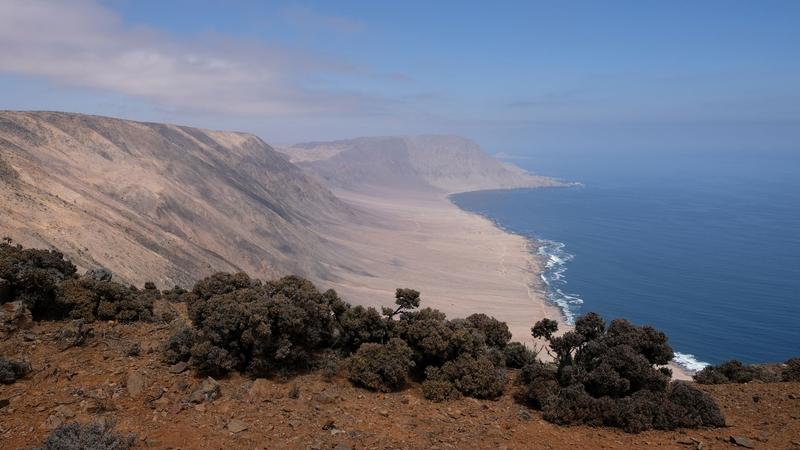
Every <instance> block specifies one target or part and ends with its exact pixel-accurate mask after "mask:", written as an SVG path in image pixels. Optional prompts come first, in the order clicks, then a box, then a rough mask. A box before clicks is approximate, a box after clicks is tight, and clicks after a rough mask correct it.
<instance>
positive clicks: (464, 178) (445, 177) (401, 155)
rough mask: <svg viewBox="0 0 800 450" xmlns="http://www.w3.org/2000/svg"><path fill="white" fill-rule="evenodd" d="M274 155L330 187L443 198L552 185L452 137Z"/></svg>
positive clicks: (311, 147) (351, 143)
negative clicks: (284, 157) (435, 194)
mask: <svg viewBox="0 0 800 450" xmlns="http://www.w3.org/2000/svg"><path fill="white" fill-rule="evenodd" d="M280 151H282V152H284V153H286V154H287V155H289V157H290V159H291V161H292V162H294V163H296V164H297V165H299V166H300V167H303V168H305V169H307V170H309V171H310V172H312V173H314V174H316V175H317V176H319V177H320V178H321V179H322V180H324V181H325V182H326V183H329V184H330V186H332V187H333V188H339V189H345V190H355V191H364V190H367V191H368V190H371V189H373V188H375V187H382V188H391V189H399V190H406V191H408V190H417V191H425V190H436V191H443V192H448V193H453V192H465V191H477V190H482V189H502V188H518V187H543V186H557V185H559V184H560V183H559V182H557V181H556V180H553V179H551V178H546V177H540V176H536V175H532V174H529V173H527V172H525V171H524V170H522V169H520V168H519V167H517V166H514V165H511V164H504V163H502V162H501V161H499V160H497V159H495V158H494V157H492V156H491V155H489V154H487V153H485V152H484V151H483V150H481V148H480V147H479V146H478V145H477V144H476V143H474V142H472V141H470V140H468V139H465V138H462V137H458V136H417V137H364V138H357V139H350V140H344V141H334V142H312V143H304V144H297V145H294V146H292V147H289V148H286V149H280Z"/></svg>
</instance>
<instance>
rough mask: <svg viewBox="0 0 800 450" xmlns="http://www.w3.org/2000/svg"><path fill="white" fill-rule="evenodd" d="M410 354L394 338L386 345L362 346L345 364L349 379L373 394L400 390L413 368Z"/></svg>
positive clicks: (405, 345)
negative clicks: (372, 391) (374, 392)
mask: <svg viewBox="0 0 800 450" xmlns="http://www.w3.org/2000/svg"><path fill="white" fill-rule="evenodd" d="M412 355H413V353H412V351H411V349H410V348H409V347H408V345H407V344H406V343H405V342H404V341H403V340H401V339H397V338H394V339H390V340H389V342H387V343H386V344H373V343H367V344H363V345H361V347H360V348H359V349H358V351H357V352H356V353H355V354H354V355H353V356H352V357H350V359H349V361H348V363H347V372H348V378H349V379H350V381H352V382H353V383H354V384H356V385H358V386H362V387H365V388H367V389H371V390H374V391H381V392H392V391H397V390H400V389H402V388H403V386H405V384H406V380H407V379H408V373H409V370H411V368H412V367H413V366H414V361H413V360H412V358H411V357H412Z"/></svg>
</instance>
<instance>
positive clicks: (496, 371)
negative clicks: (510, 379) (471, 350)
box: [425, 355, 506, 398]
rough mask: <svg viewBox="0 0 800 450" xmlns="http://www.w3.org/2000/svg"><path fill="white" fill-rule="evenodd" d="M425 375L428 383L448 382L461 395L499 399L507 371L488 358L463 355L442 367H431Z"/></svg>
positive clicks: (503, 388)
mask: <svg viewBox="0 0 800 450" xmlns="http://www.w3.org/2000/svg"><path fill="white" fill-rule="evenodd" d="M425 375H426V382H427V381H438V382H448V383H450V384H452V385H453V387H454V388H455V390H457V391H458V392H460V393H461V394H463V395H466V396H468V397H475V398H497V397H499V396H500V395H502V394H503V391H504V390H505V384H506V375H505V370H503V369H502V368H499V367H497V366H495V365H494V364H493V363H492V361H490V360H489V358H488V357H486V356H479V357H472V356H467V355H462V356H460V357H458V358H457V359H455V360H452V361H447V362H446V363H444V364H443V365H442V366H441V367H429V368H428V369H427V370H426V371H425Z"/></svg>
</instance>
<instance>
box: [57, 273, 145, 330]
mask: <svg viewBox="0 0 800 450" xmlns="http://www.w3.org/2000/svg"><path fill="white" fill-rule="evenodd" d="M158 295H160V293H159V292H158V290H156V289H145V290H141V291H140V290H138V289H136V288H135V287H129V286H125V285H123V284H120V283H117V282H115V281H104V280H97V279H94V278H91V277H88V276H84V277H80V278H76V279H71V280H67V281H65V282H64V283H63V285H62V294H61V295H60V297H59V299H58V301H57V305H58V306H57V309H58V311H59V312H58V313H57V314H53V315H54V316H60V317H58V318H62V317H72V318H73V319H84V320H86V321H87V322H92V321H94V320H118V321H121V322H135V321H139V320H141V321H148V322H149V321H152V320H153V301H154V299H155V298H157V296H158Z"/></svg>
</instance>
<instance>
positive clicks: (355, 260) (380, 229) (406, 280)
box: [321, 189, 564, 346]
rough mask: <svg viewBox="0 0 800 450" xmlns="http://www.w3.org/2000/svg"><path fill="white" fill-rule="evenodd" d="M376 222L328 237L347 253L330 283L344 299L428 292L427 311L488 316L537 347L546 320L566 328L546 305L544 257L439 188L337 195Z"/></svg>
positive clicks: (372, 301)
mask: <svg viewBox="0 0 800 450" xmlns="http://www.w3.org/2000/svg"><path fill="white" fill-rule="evenodd" d="M336 195H337V196H339V197H340V198H342V199H343V200H344V201H346V202H347V203H348V204H349V205H350V206H352V207H353V208H356V209H358V210H359V211H361V212H362V213H363V216H364V217H367V218H368V220H365V221H363V222H360V223H357V224H347V225H341V226H334V227H333V228H332V229H331V233H330V234H329V235H327V236H325V237H326V239H328V240H331V241H333V242H334V244H336V245H337V246H339V247H340V248H343V249H346V251H347V254H346V255H344V254H343V255H342V258H343V259H345V260H346V261H347V262H348V266H347V267H346V268H345V267H331V268H330V269H331V276H330V279H329V280H323V281H322V282H321V284H322V285H323V286H326V287H332V288H334V289H336V290H337V292H339V293H340V294H341V295H342V297H343V298H344V299H345V300H347V301H350V302H352V303H355V304H363V305H366V306H376V307H377V306H381V305H389V304H391V303H392V302H393V299H394V290H395V289H396V288H398V287H410V288H414V289H417V290H419V291H420V292H421V293H422V307H423V308H424V307H431V308H436V309H439V310H441V311H443V312H444V313H446V314H447V316H448V317H450V318H458V317H466V316H468V315H470V314H474V313H485V314H488V315H490V316H494V317H496V318H497V319H499V320H502V321H504V322H506V323H507V324H508V326H509V329H510V331H511V333H512V335H513V339H514V340H518V341H520V342H523V343H525V344H527V345H529V346H530V345H533V344H534V339H533V337H532V336H531V335H530V329H531V327H532V326H533V325H534V323H536V322H537V321H538V320H541V319H543V318H545V317H547V318H551V319H555V320H558V321H559V323H560V324H564V320H563V315H562V314H561V311H560V310H559V309H558V308H557V307H555V306H554V305H551V304H550V303H548V302H547V301H546V298H545V291H544V290H543V289H542V285H541V281H540V280H539V278H538V277H539V273H540V272H541V270H542V267H541V260H540V259H539V258H537V257H536V255H535V254H534V253H533V252H531V251H530V246H531V242H530V241H529V240H528V239H527V238H525V237H524V236H520V235H517V234H514V233H510V232H508V231H506V230H503V229H501V228H500V227H499V226H497V224H495V223H493V222H492V221H491V220H489V219H488V218H485V217H483V216H481V215H479V214H475V213H472V212H469V211H465V210H463V209H461V208H459V207H458V206H457V205H456V204H455V203H453V202H452V201H451V200H450V199H449V198H448V195H447V194H445V193H442V192H440V191H439V192H437V191H418V192H413V191H405V190H402V191H399V190H388V189H376V190H370V191H369V192H366V193H365V192H364V191H359V192H353V191H337V192H336Z"/></svg>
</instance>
